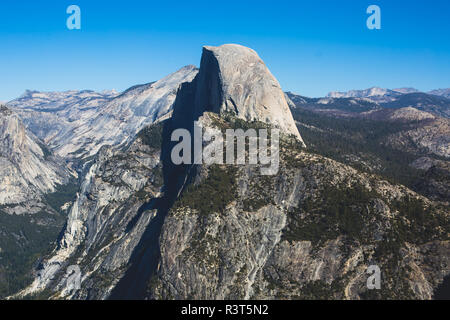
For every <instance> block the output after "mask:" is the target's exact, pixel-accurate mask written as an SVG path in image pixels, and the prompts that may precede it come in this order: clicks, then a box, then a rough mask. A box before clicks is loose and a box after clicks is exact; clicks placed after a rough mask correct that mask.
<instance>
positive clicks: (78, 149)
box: [9, 66, 198, 160]
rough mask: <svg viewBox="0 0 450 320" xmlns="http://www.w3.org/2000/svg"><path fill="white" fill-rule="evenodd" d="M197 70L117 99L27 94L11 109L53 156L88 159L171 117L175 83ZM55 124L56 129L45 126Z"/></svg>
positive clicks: (137, 88)
mask: <svg viewBox="0 0 450 320" xmlns="http://www.w3.org/2000/svg"><path fill="white" fill-rule="evenodd" d="M197 71H198V70H197V68H196V67H194V66H186V67H184V68H182V69H180V70H178V71H177V72H174V73H172V74H170V75H168V76H167V77H165V78H163V79H161V80H159V81H156V82H152V83H149V84H145V85H137V86H134V87H132V88H130V89H128V90H126V91H125V92H123V93H122V94H120V95H118V94H117V93H115V92H111V93H104V94H98V93H95V92H90V91H89V92H66V93H51V94H50V93H49V94H44V93H32V94H31V93H28V94H26V95H25V96H24V97H22V98H20V99H18V100H16V101H13V102H11V103H9V105H11V107H12V108H14V110H18V112H20V113H21V115H23V116H24V117H25V119H26V123H27V124H28V127H29V128H30V130H33V131H35V132H36V134H39V135H42V136H43V137H44V138H45V139H46V141H48V144H49V146H50V148H51V149H52V150H53V151H54V152H55V153H56V154H57V155H59V156H62V157H65V158H67V159H72V160H76V159H86V158H88V157H92V156H94V155H95V154H97V152H98V151H99V150H100V148H101V147H102V146H104V145H118V144H121V143H125V142H130V141H131V139H133V137H134V136H135V135H136V134H137V133H138V132H139V131H140V130H141V129H143V128H144V127H145V126H147V125H149V124H151V123H153V122H154V121H156V120H157V119H162V118H164V116H170V113H171V111H172V105H173V102H174V100H175V96H176V92H177V90H178V87H179V85H180V84H181V83H183V82H185V81H191V80H192V78H193V77H195V75H196V74H197ZM47 96H50V97H51V98H49V97H47ZM44 98H45V99H46V100H44V101H43V102H42V101H41V100H42V99H44ZM48 100H50V101H48ZM47 104H48V106H47ZM46 106H47V107H46ZM43 123H44V124H45V123H47V124H45V125H43ZM54 123H56V126H53V125H52V126H49V125H48V124H54ZM47 127H50V128H49V129H48V130H44V132H41V131H42V130H43V128H47Z"/></svg>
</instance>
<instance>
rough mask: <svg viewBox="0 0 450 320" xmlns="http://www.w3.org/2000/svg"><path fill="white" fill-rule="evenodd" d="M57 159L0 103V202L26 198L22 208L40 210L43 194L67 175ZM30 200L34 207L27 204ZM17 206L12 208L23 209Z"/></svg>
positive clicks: (17, 202) (13, 201)
mask: <svg viewBox="0 0 450 320" xmlns="http://www.w3.org/2000/svg"><path fill="white" fill-rule="evenodd" d="M59 161H60V160H59V159H56V158H54V157H51V155H50V154H49V152H48V150H46V149H45V147H44V145H43V144H42V142H40V141H39V140H38V139H37V138H36V137H35V136H34V135H32V134H31V133H30V132H28V131H27V130H26V129H25V126H24V125H23V124H22V121H21V120H20V119H19V117H18V116H17V114H15V113H14V112H12V111H11V110H10V109H8V108H7V107H5V106H0V164H1V166H0V205H17V204H21V203H25V202H28V203H27V204H24V206H25V207H26V210H25V211H28V212H33V211H36V210H37V211H38V210H40V208H41V207H42V204H39V203H40V199H41V197H42V195H43V194H44V193H48V192H54V191H55V188H56V186H57V185H62V184H65V183H67V182H68V180H69V178H70V173H69V171H68V170H67V168H65V166H64V165H61V164H60V163H58V162H59ZM31 203H34V204H35V207H36V210H33V209H32V208H31V207H30V204H31ZM11 210H13V209H11ZM17 210H19V208H17ZM17 210H16V211H14V210H13V211H14V212H15V213H22V212H21V210H19V211H17ZM6 211H8V210H6Z"/></svg>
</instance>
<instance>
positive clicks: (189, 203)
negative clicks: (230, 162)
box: [174, 165, 237, 215]
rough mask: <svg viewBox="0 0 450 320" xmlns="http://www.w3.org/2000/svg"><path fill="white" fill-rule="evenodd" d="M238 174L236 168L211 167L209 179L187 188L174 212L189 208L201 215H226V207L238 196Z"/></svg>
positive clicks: (175, 205)
mask: <svg viewBox="0 0 450 320" xmlns="http://www.w3.org/2000/svg"><path fill="white" fill-rule="evenodd" d="M236 174H237V168H236V167H232V166H227V167H225V168H224V167H221V166H218V165H213V166H211V167H209V169H208V176H207V178H206V179H205V180H203V181H202V182H200V183H199V184H197V185H190V186H189V187H187V188H186V190H184V192H183V194H182V195H181V197H180V199H179V200H177V202H176V203H175V204H174V210H175V209H177V208H182V207H189V208H191V209H194V210H197V211H198V212H199V214H200V215H207V214H210V213H213V212H217V213H224V211H225V208H226V206H227V205H228V204H229V203H230V202H231V201H233V200H234V199H235V198H236V196H237V187H236Z"/></svg>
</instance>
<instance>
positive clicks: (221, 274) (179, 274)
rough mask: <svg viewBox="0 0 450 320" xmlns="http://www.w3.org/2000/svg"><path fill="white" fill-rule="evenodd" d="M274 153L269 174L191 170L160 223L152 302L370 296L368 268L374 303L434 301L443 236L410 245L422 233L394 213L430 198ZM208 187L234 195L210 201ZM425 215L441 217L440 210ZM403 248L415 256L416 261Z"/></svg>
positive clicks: (445, 262) (296, 154) (335, 166)
mask: <svg viewBox="0 0 450 320" xmlns="http://www.w3.org/2000/svg"><path fill="white" fill-rule="evenodd" d="M210 117H212V115H210ZM216 123H217V122H216ZM280 155H281V156H282V163H281V168H280V171H279V173H278V174H277V175H275V176H265V177H263V176H260V174H259V171H258V168H257V166H256V167H255V166H248V165H247V166H241V167H233V169H230V168H227V167H211V166H205V165H203V166H201V168H198V169H197V175H196V178H194V179H193V182H192V184H193V186H194V187H192V188H189V187H188V188H185V191H184V192H183V194H182V195H181V196H180V198H179V200H178V201H177V202H176V203H175V205H174V206H173V207H172V208H171V209H170V211H169V213H168V216H167V217H166V220H165V223H164V225H163V228H162V232H161V238H160V248H161V262H160V267H159V269H158V274H157V277H156V278H154V279H152V281H151V283H150V284H149V285H150V290H149V291H150V295H149V297H151V298H156V299H249V298H253V299H279V298H282V299H298V298H301V299H366V298H369V297H370V296H371V295H372V294H373V293H374V292H370V290H368V289H367V287H366V281H367V277H368V276H367V274H366V270H367V268H368V266H369V265H371V264H376V265H378V266H379V267H380V268H381V270H382V272H383V286H384V287H383V288H384V289H383V292H382V293H380V292H379V293H378V294H379V296H378V298H384V299H388V298H407V297H409V298H413V299H430V298H432V296H433V290H434V289H435V288H436V287H437V286H438V285H439V283H441V282H442V280H443V277H444V276H445V275H447V274H449V273H450V265H449V259H450V256H449V255H448V254H445V253H443V252H446V250H448V248H449V244H448V241H447V242H446V241H443V240H444V239H445V238H446V237H447V236H446V233H445V232H446V231H444V232H441V231H439V228H436V229H434V228H431V229H432V230H433V231H431V229H428V230H429V231H427V232H431V233H430V237H425V238H423V239H420V240H419V239H416V240H412V239H414V236H413V234H414V233H415V232H416V231H414V230H415V228H421V227H422V226H421V225H420V223H419V224H417V225H415V224H416V223H417V222H415V221H414V220H410V219H412V217H411V216H409V214H410V213H408V212H407V211H406V210H404V208H403V207H402V206H400V205H399V203H409V201H416V200H410V199H421V200H420V201H425V206H428V205H431V204H430V202H429V201H428V200H426V199H425V198H423V197H420V196H418V195H417V194H415V193H413V192H412V191H410V190H408V189H407V188H405V187H402V186H395V185H391V184H389V183H388V182H386V181H383V180H380V179H379V178H377V177H376V176H371V175H367V174H362V173H360V172H358V171H357V170H354V169H353V168H351V167H348V166H345V165H343V164H340V163H337V162H335V161H332V160H329V159H327V158H324V157H321V156H317V155H312V154H308V153H305V152H301V151H299V150H298V149H296V148H295V147H294V148H292V147H291V146H289V145H284V147H283V149H282V150H281V151H280ZM230 180H231V182H230ZM213 182H214V183H216V184H217V185H218V186H222V185H224V187H223V188H224V189H226V190H228V192H229V193H230V194H231V195H232V196H231V197H230V198H227V197H226V196H224V195H223V194H221V193H220V190H219V191H217V194H216V193H214V191H213V190H214V189H213V187H212V186H211V185H210V183H213ZM210 188H211V189H210ZM207 190H211V191H207ZM207 194H209V196H210V197H208V198H205V197H206V195H207ZM196 199H203V200H202V203H201V204H200V203H198V200H196ZM227 199H228V200H227ZM224 202H225V204H226V205H221V204H223V203H224ZM205 207H206V208H207V209H205ZM334 212H335V213H334ZM427 214H429V219H431V220H433V221H435V219H437V220H436V221H438V220H439V219H441V218H443V219H448V213H445V212H442V211H440V210H439V209H437V208H433V209H432V210H431V209H430V211H427ZM347 215H348V216H347ZM444 217H446V218H444ZM404 219H405V220H404ZM433 223H434V222H433ZM412 225H415V226H414V227H412ZM400 226H401V227H400ZM398 228H401V229H402V230H405V231H406V230H408V228H411V229H410V231H406V232H407V233H408V234H409V235H410V236H411V238H409V236H407V237H408V239H411V240H408V241H405V239H399V238H396V236H394V235H395V234H397V232H399V229H398ZM404 228H406V229H404ZM402 232H403V231H402ZM431 234H432V235H431ZM410 241H411V242H410ZM387 243H390V245H392V247H390V245H387ZM394 243H395V245H393V244H394ZM425 247H428V248H434V249H432V250H430V251H426V250H425V251H422V250H421V248H425ZM410 250H416V251H417V252H420V253H418V254H417V257H418V260H414V259H413V258H411V257H410V255H409V254H408V253H407V252H409V251H410ZM435 255H436V256H435ZM426 257H429V258H431V257H435V258H436V261H435V262H431V261H430V260H428V258H426ZM413 261H415V262H414V263H413ZM434 263H437V265H439V267H433V265H434ZM409 267H412V268H413V270H414V271H411V272H410V273H408V272H409V271H408V270H409ZM403 273H405V274H403ZM398 274H402V276H400V277H399V276H398ZM402 290H403V291H402Z"/></svg>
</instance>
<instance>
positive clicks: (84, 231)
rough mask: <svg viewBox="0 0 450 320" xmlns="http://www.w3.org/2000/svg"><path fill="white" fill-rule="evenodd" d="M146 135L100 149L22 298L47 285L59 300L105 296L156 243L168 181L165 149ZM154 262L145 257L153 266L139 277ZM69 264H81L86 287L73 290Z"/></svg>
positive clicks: (147, 264)
mask: <svg viewBox="0 0 450 320" xmlns="http://www.w3.org/2000/svg"><path fill="white" fill-rule="evenodd" d="M155 126H162V124H156V125H155ZM155 130H162V129H160V128H157V129H155ZM147 139H149V136H148V135H147V134H142V135H140V136H139V137H137V138H136V139H135V140H134V141H133V143H132V144H131V145H130V146H128V147H126V148H124V149H121V148H115V147H111V146H105V147H103V148H102V149H101V150H100V152H99V153H98V155H97V156H96V158H95V160H94V163H93V164H92V166H91V167H90V169H89V171H88V173H87V174H86V177H85V179H84V181H83V184H82V186H81V190H80V192H79V195H78V197H77V199H76V201H75V203H74V204H73V206H72V208H71V210H70V213H69V217H68V221H67V226H66V228H65V230H64V232H63V234H62V237H61V240H60V241H59V243H58V247H57V248H56V249H55V250H54V251H53V252H52V254H51V255H50V257H49V258H48V259H47V260H46V261H44V262H43V264H42V266H41V268H40V270H38V272H37V275H36V277H35V279H34V281H33V283H32V284H31V285H30V286H29V287H27V288H26V289H24V290H23V291H22V292H20V293H19V294H18V295H19V296H26V295H29V294H34V293H36V292H39V291H41V290H43V289H44V288H47V289H49V290H51V292H52V293H51V295H54V296H53V297H54V298H67V299H69V298H72V299H106V298H107V297H108V296H110V295H111V292H112V290H113V289H114V288H115V287H116V286H117V285H118V283H119V281H120V280H121V279H122V278H123V277H125V275H126V273H127V271H128V270H129V269H130V268H132V266H133V265H134V264H137V263H138V260H139V258H141V257H140V250H144V248H146V246H147V245H151V244H152V243H157V240H156V239H152V238H151V237H152V236H153V237H157V233H155V232H153V231H154V229H152V228H150V227H149V226H150V225H151V224H155V223H160V222H159V219H160V217H159V216H157V214H156V213H157V208H158V198H159V197H160V196H161V193H160V192H161V188H162V185H163V177H162V164H161V161H160V152H161V150H160V148H159V147H152V146H149V145H148V144H146V143H147V142H148V140H147ZM149 228H150V229H149ZM136 256H137V257H136ZM146 258H147V259H149V258H153V257H151V256H148V255H147V256H146V257H144V259H146ZM152 261H157V260H156V258H154V259H151V261H150V262H149V261H148V260H146V261H145V263H144V264H145V265H146V266H147V267H148V268H147V269H146V270H144V271H140V272H136V273H135V275H136V276H143V274H145V273H151V271H152V269H151V268H150V267H149V265H150V264H151V263H152ZM70 265H76V266H78V267H79V268H80V271H81V273H82V276H83V279H82V281H83V286H82V290H79V291H72V290H69V288H68V286H67V285H66V284H67V282H66V281H67V274H66V270H67V268H68V267H69V266H70ZM145 285H146V284H145V283H143V282H142V281H141V283H137V284H136V283H133V285H132V287H133V288H134V289H135V292H133V293H132V294H134V295H131V297H134V298H136V295H137V296H139V294H140V295H141V296H142V295H143V293H144V291H145ZM139 286H141V287H142V288H141V289H140V290H141V291H139V289H137V288H138V287H139ZM128 297H130V296H128ZM47 298H48V297H47Z"/></svg>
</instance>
